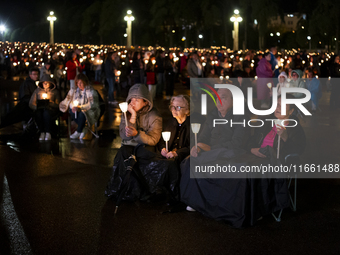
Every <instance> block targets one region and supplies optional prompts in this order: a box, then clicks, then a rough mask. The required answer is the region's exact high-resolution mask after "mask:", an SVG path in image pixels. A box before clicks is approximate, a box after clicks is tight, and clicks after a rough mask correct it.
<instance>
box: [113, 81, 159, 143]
mask: <svg viewBox="0 0 340 255" xmlns="http://www.w3.org/2000/svg"><path fill="white" fill-rule="evenodd" d="M132 98H137V99H144V100H145V101H146V102H147V103H148V104H147V106H145V107H144V108H142V109H141V110H140V111H138V112H137V119H136V122H135V124H132V123H131V122H130V121H129V118H128V120H127V121H128V126H131V127H134V128H135V129H136V130H137V131H138V133H137V135H136V136H134V137H127V136H126V135H125V118H124V114H123V113H122V117H121V122H120V125H119V133H120V137H121V138H122V144H125V145H132V146H136V145H137V144H146V145H150V146H155V145H156V144H157V143H158V141H159V139H160V138H161V132H162V117H160V116H159V114H158V112H157V110H156V109H154V108H153V101H152V98H151V96H150V94H149V91H148V89H147V87H146V86H145V85H144V84H135V85H133V86H132V87H131V88H130V90H129V94H128V97H127V98H126V102H127V103H128V104H129V103H130V101H131V99H132Z"/></svg>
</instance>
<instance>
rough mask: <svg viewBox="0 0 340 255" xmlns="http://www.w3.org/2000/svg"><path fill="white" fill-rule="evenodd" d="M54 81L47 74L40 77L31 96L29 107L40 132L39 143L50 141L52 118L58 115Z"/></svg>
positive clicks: (57, 93) (58, 97) (57, 96)
mask: <svg viewBox="0 0 340 255" xmlns="http://www.w3.org/2000/svg"><path fill="white" fill-rule="evenodd" d="M55 87H56V86H55V84H54V80H53V79H52V78H51V77H50V76H49V75H47V74H45V75H44V76H42V78H41V80H40V82H39V85H38V87H37V88H36V89H35V91H34V93H33V95H32V96H31V99H30V102H29V106H30V108H31V109H32V110H33V111H34V116H35V122H36V123H37V125H38V128H39V130H40V132H41V133H40V137H39V140H40V141H44V140H45V141H49V140H51V129H52V124H53V117H55V116H56V115H57V114H58V105H59V102H60V96H59V92H58V91H57V90H55Z"/></svg>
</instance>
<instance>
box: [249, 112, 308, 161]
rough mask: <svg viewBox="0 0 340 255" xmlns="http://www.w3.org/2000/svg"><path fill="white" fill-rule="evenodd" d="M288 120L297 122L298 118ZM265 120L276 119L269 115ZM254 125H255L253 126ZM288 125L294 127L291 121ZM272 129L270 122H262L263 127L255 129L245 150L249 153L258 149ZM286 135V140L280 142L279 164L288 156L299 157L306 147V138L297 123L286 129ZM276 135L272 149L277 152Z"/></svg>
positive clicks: (293, 117)
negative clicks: (294, 155) (297, 155)
mask: <svg viewBox="0 0 340 255" xmlns="http://www.w3.org/2000/svg"><path fill="white" fill-rule="evenodd" d="M289 118H290V119H294V120H296V121H298V118H297V117H295V116H290V117H289ZM266 119H276V117H275V116H274V115H270V116H269V117H267V118H266ZM253 125H255V124H253ZM289 125H294V122H293V121H291V122H290V123H289ZM271 129H272V122H271V121H264V125H263V126H262V127H259V128H255V131H254V135H253V136H251V137H250V139H249V140H248V143H247V149H248V151H250V150H251V149H252V148H260V147H261V145H262V142H263V140H264V138H265V137H266V135H267V134H268V133H269V132H270V130H271ZM286 129H287V133H288V139H287V141H286V142H284V141H283V140H282V139H281V141H280V159H281V162H284V158H285V157H286V156H287V155H288V154H293V153H296V154H299V155H301V154H302V153H303V151H304V149H305V147H306V136H305V132H304V131H303V128H302V127H301V125H300V124H299V122H298V125H297V126H296V127H286ZM278 137H279V136H278V135H276V136H275V140H274V145H273V148H274V149H275V150H277V145H278Z"/></svg>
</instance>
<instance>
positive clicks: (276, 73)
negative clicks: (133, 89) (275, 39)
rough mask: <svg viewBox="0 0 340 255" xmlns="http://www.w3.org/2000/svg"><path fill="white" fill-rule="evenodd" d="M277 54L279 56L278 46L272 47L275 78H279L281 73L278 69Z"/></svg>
mask: <svg viewBox="0 0 340 255" xmlns="http://www.w3.org/2000/svg"><path fill="white" fill-rule="evenodd" d="M276 54H277V47H276V46H273V47H271V48H270V65H271V67H272V71H273V73H274V78H277V77H279V73H280V71H279V69H278V68H276V67H277V65H278V61H277V59H276V57H275V55H276Z"/></svg>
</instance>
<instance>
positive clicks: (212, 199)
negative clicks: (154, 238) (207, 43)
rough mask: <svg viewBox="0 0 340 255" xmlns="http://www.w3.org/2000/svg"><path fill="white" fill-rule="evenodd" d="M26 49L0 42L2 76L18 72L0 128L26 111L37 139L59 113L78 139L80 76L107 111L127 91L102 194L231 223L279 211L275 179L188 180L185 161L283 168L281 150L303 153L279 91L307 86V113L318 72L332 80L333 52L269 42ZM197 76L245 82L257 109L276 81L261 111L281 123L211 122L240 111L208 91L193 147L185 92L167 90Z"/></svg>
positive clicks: (87, 114)
mask: <svg viewBox="0 0 340 255" xmlns="http://www.w3.org/2000/svg"><path fill="white" fill-rule="evenodd" d="M27 46H28V44H26V45H25V44H20V45H18V46H15V45H6V46H5V47H3V48H2V50H1V51H0V63H1V66H2V71H4V70H5V71H6V70H7V75H8V77H10V76H11V75H12V76H13V75H17V74H20V73H25V72H27V74H28V77H27V79H26V81H25V82H24V84H23V85H22V86H21V88H20V93H19V100H20V103H19V104H18V105H17V106H16V108H17V109H15V108H14V109H13V111H12V112H11V113H10V115H11V119H9V118H8V117H7V116H5V117H4V118H2V120H1V126H0V127H3V126H4V125H9V124H12V123H13V122H15V121H26V122H27V119H28V117H27V116H25V117H23V116H22V114H23V113H25V114H28V115H31V116H33V117H34V119H35V121H36V123H37V125H38V127H39V131H40V132H41V133H40V137H39V140H50V139H51V125H52V122H53V118H54V116H56V115H57V114H58V109H59V110H60V111H61V112H67V113H68V114H69V116H70V118H71V119H72V120H74V121H75V122H76V123H77V125H78V128H77V130H76V131H75V132H74V133H73V134H71V135H70V138H71V139H83V138H84V136H85V134H86V128H85V124H86V122H87V123H88V125H89V126H90V127H91V126H92V125H93V124H94V123H95V122H96V121H98V118H99V117H100V106H99V102H100V95H99V93H98V92H97V91H96V90H95V89H94V88H93V87H92V86H91V82H90V81H93V82H95V83H98V84H105V83H106V86H107V91H108V98H107V103H108V104H109V105H112V106H114V107H118V105H117V100H116V97H117V90H118V91H119V90H120V89H121V88H129V90H128V91H129V92H128V95H127V97H126V103H127V104H128V107H127V112H126V117H125V116H124V114H123V113H122V117H121V123H120V126H119V133H120V137H121V139H122V146H121V148H120V149H119V150H118V152H117V155H116V157H115V159H114V164H113V171H112V175H111V177H110V180H109V183H108V186H107V188H106V191H105V194H106V195H107V196H108V197H110V198H112V199H114V200H116V202H117V204H119V203H120V201H121V200H135V199H143V200H149V201H153V200H154V199H157V198H159V197H162V196H164V195H165V196H166V197H167V198H168V199H169V201H168V202H169V204H170V205H171V206H172V207H173V208H177V209H178V208H182V209H183V208H186V209H187V210H188V211H196V210H197V211H199V212H201V213H202V214H204V215H206V216H208V217H211V218H215V219H221V220H226V221H228V222H229V223H230V224H232V225H233V226H235V227H242V226H245V225H252V224H254V223H255V222H256V220H257V219H259V218H260V217H262V216H264V215H267V214H269V213H272V212H274V211H277V210H280V209H283V208H286V207H288V206H289V197H288V189H287V184H286V181H285V179H275V178H273V179H261V180H251V181H249V180H248V179H193V178H190V162H191V160H193V159H194V160H198V161H199V162H200V163H202V162H205V163H206V162H211V160H213V159H216V160H217V156H222V157H220V158H219V160H220V159H221V158H222V159H223V162H229V160H230V159H235V158H237V159H239V160H241V161H242V162H243V163H244V164H252V162H254V161H257V160H259V159H261V160H267V161H269V162H273V159H274V158H275V160H276V161H275V162H276V163H277V164H284V163H285V157H286V156H287V155H289V154H297V155H300V154H301V153H302V152H303V150H304V147H305V145H306V138H305V134H304V131H303V129H302V127H301V126H300V125H299V124H298V125H297V126H296V127H294V128H289V127H287V128H286V127H285V126H287V125H289V123H288V122H287V123H286V121H284V120H286V119H290V120H295V121H296V122H297V123H298V118H297V117H296V116H297V109H296V108H294V107H292V106H291V105H287V108H286V114H285V115H283V114H281V97H280V94H281V89H282V88H285V87H298V88H306V89H308V90H309V91H310V92H311V95H312V99H311V105H310V109H311V110H312V111H316V110H317V108H318V100H319V99H320V97H321V93H322V84H321V83H320V81H319V79H318V78H319V77H320V78H321V77H325V78H326V77H327V78H328V77H340V66H339V65H340V64H339V56H336V55H333V54H327V53H326V54H325V53H321V54H307V53H306V52H295V53H294V55H292V54H290V53H289V52H282V53H281V54H278V53H277V50H276V48H275V47H272V48H271V49H270V50H269V51H267V52H255V51H252V50H249V51H246V52H232V51H228V50H223V49H222V50H221V49H219V50H202V51H200V50H198V51H192V52H190V51H188V50H184V51H180V50H177V49H172V50H169V51H165V50H164V49H158V50H155V51H153V50H151V49H144V50H143V49H135V50H126V49H119V48H113V49H112V48H109V47H107V48H106V47H101V48H98V47H97V48H91V47H84V46H78V47H73V48H71V47H70V46H68V47H65V46H54V47H52V46H48V45H45V46H41V47H40V48H39V46H37V45H34V46H32V47H30V48H27ZM38 49H40V50H38ZM4 60H5V61H4ZM6 68H7V69H6ZM39 72H40V79H39V83H38V86H37V85H36V82H37V81H38V77H39ZM3 73H4V72H3ZM200 77H202V78H203V77H206V78H215V79H218V80H223V81H225V80H229V79H230V78H237V79H236V80H237V84H235V85H237V86H239V87H240V88H241V89H242V91H243V92H244V93H247V90H246V88H247V87H254V88H255V89H256V97H257V99H258V100H261V107H262V108H264V109H267V108H268V107H269V103H270V99H271V97H272V95H273V94H272V88H273V87H277V91H278V105H277V108H276V110H275V112H274V114H273V115H272V116H269V117H268V116H267V117H268V118H270V119H278V120H283V122H281V125H271V126H270V125H264V126H263V127H261V128H259V129H257V130H256V132H255V133H254V134H253V135H250V132H249V129H248V128H245V127H242V126H228V125H223V126H222V125H221V126H218V127H216V128H214V127H213V125H212V119H214V118H218V119H225V120H234V122H239V121H240V120H239V117H240V116H235V115H233V97H232V93H231V92H230V90H228V89H218V90H217V93H218V95H219V97H220V100H217V104H216V106H217V108H215V109H214V110H213V111H212V112H210V113H209V115H208V117H207V118H206V120H205V121H203V122H202V128H201V131H200V133H199V134H198V144H197V146H192V145H190V140H192V139H190V138H192V135H193V134H192V132H191V130H190V118H191V117H192V116H191V117H190V107H191V105H192V104H193V102H190V97H189V96H188V95H177V93H176V95H175V96H174V89H175V86H174V84H175V82H176V81H178V80H179V81H181V82H183V83H184V84H189V79H190V78H200ZM245 78H249V79H245ZM328 80H329V79H328ZM268 84H270V86H269V85H268ZM62 87H63V88H64V89H65V90H66V89H69V91H68V93H67V95H66V97H65V98H64V99H63V100H61V98H60V93H58V92H57V91H58V90H60V89H62ZM164 90H165V95H164V94H163V92H164ZM339 96H340V91H339V90H338V89H337V87H336V86H333V87H332V96H331V106H332V107H337V104H338V103H339ZM296 97H301V94H300V93H294V94H289V95H287V98H296ZM157 98H160V99H163V100H164V99H165V100H168V101H166V102H167V103H169V110H170V112H171V115H172V118H171V119H170V121H169V122H166V123H165V122H164V123H163V119H162V116H161V115H160V114H159V112H158V111H157V109H156V108H155V107H154V104H153V101H154V100H155V99H157ZM19 115H20V116H19ZM13 116H14V117H13ZM243 117H245V116H243ZM247 118H248V117H247ZM166 131H168V132H170V137H169V139H167V141H165V138H164V137H163V138H164V139H162V132H166ZM277 150H279V151H280V152H281V153H280V157H275V156H273V155H277V154H276V151H277ZM254 201H256V203H254ZM174 210H175V209H174Z"/></svg>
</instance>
